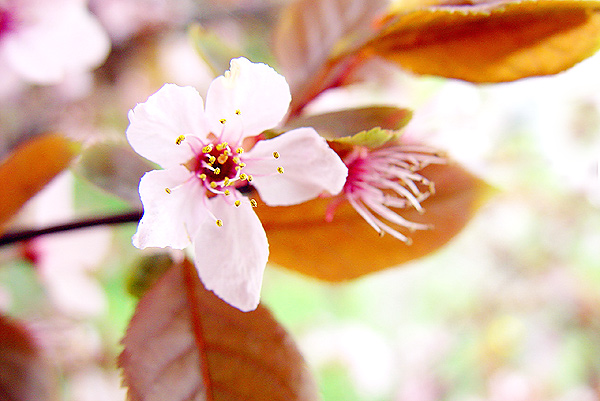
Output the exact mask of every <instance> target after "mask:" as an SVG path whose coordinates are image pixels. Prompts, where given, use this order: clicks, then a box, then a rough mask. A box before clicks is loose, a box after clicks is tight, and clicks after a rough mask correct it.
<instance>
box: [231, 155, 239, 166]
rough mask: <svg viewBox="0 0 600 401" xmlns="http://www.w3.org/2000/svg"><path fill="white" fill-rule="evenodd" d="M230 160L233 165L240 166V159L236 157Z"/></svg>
mask: <svg viewBox="0 0 600 401" xmlns="http://www.w3.org/2000/svg"><path fill="white" fill-rule="evenodd" d="M232 159H233V162H234V163H235V164H240V158H239V157H237V156H234V157H233V158H232Z"/></svg>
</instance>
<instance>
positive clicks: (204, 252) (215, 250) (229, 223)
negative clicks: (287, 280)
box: [194, 196, 269, 312]
mask: <svg viewBox="0 0 600 401" xmlns="http://www.w3.org/2000/svg"><path fill="white" fill-rule="evenodd" d="M209 203H210V205H209V207H210V208H211V211H212V213H213V214H214V215H215V216H216V217H217V218H218V219H220V220H222V221H223V226H222V227H218V226H217V225H216V224H215V221H214V220H211V219H206V220H205V221H204V223H203V224H202V227H201V228H200V230H199V231H198V235H197V236H196V237H195V238H194V249H195V252H196V257H195V263H196V268H197V269H198V272H199V274H200V279H201V280H202V282H203V283H204V286H205V287H206V288H207V289H209V290H212V291H214V293H215V294H217V295H218V296H219V297H220V298H221V299H223V300H224V301H225V302H227V303H229V304H230V305H232V306H235V307H236V308H238V309H240V310H242V311H244V312H247V311H250V310H254V309H256V307H257V306H258V302H259V298H260V288H261V285H262V277H263V272H264V270H265V266H266V264H267V259H268V257H269V245H268V243H267V236H266V234H265V231H264V229H263V227H262V225H261V223H260V220H259V219H258V217H257V216H256V213H254V211H253V210H252V206H250V204H249V202H242V204H241V205H240V206H239V207H235V206H234V205H233V204H231V203H228V202H227V201H226V200H225V199H224V198H223V197H221V196H217V197H214V198H212V199H211V200H210V202H209Z"/></svg>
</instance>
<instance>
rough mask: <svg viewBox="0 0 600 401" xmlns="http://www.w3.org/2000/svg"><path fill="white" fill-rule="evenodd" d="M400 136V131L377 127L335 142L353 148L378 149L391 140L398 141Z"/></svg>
mask: <svg viewBox="0 0 600 401" xmlns="http://www.w3.org/2000/svg"><path fill="white" fill-rule="evenodd" d="M399 136H400V133H399V132H398V131H390V130H387V129H381V127H375V128H372V129H370V130H368V131H362V132H359V133H358V134H355V135H352V136H345V137H343V138H338V139H334V140H333V141H334V142H337V143H342V144H345V145H352V146H366V147H368V148H378V147H381V146H383V145H384V144H385V143H386V142H388V141H390V140H391V139H396V138H398V137H399Z"/></svg>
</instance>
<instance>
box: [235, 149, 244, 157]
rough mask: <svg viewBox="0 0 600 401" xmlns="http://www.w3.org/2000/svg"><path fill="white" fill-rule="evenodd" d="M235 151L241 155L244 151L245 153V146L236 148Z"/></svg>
mask: <svg viewBox="0 0 600 401" xmlns="http://www.w3.org/2000/svg"><path fill="white" fill-rule="evenodd" d="M235 152H236V153H237V154H239V155H241V154H242V153H244V148H237V149H236V150H235Z"/></svg>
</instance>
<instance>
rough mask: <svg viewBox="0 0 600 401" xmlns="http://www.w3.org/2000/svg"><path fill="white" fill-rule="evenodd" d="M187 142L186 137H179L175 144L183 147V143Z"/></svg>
mask: <svg viewBox="0 0 600 401" xmlns="http://www.w3.org/2000/svg"><path fill="white" fill-rule="evenodd" d="M184 140H185V135H179V136H178V137H177V139H175V143H176V144H177V145H181V143H182V142H183V141H184Z"/></svg>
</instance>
